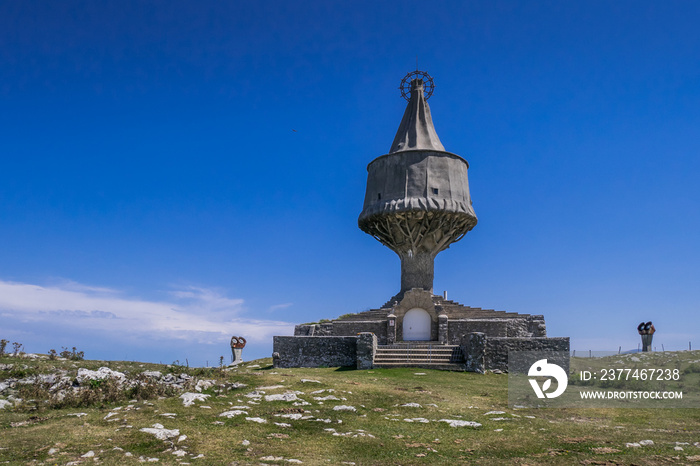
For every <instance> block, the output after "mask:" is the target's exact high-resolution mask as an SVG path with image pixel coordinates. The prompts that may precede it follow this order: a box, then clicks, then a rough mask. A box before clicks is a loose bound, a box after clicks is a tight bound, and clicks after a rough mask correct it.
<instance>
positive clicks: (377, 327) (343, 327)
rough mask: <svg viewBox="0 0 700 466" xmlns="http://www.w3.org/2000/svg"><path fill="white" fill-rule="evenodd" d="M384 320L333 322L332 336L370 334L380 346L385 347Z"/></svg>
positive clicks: (385, 324) (385, 325)
mask: <svg viewBox="0 0 700 466" xmlns="http://www.w3.org/2000/svg"><path fill="white" fill-rule="evenodd" d="M386 327H387V323H386V320H384V321H378V320H377V321H352V320H349V321H342V320H336V321H334V322H333V335H338V336H357V335H358V334H360V333H365V332H371V333H374V334H375V335H376V336H377V340H378V342H379V344H380V345H386Z"/></svg>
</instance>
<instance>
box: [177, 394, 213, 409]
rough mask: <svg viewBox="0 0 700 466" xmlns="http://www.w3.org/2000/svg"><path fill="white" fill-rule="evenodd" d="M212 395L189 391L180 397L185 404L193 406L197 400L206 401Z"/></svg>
mask: <svg viewBox="0 0 700 466" xmlns="http://www.w3.org/2000/svg"><path fill="white" fill-rule="evenodd" d="M210 396H211V395H206V394H204V393H192V392H187V393H183V394H182V395H180V398H181V399H182V404H183V405H184V406H192V405H193V404H194V402H195V401H206V400H207V398H209V397H210Z"/></svg>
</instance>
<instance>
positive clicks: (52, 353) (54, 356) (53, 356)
mask: <svg viewBox="0 0 700 466" xmlns="http://www.w3.org/2000/svg"><path fill="white" fill-rule="evenodd" d="M49 359H50V360H51V361H55V360H56V359H58V353H56V350H55V349H50V350H49Z"/></svg>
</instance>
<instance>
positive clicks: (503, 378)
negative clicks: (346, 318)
mask: <svg viewBox="0 0 700 466" xmlns="http://www.w3.org/2000/svg"><path fill="white" fill-rule="evenodd" d="M71 353H72V352H71ZM30 356H31V355H24V356H23V357H22V356H13V355H12V354H9V355H8V354H5V355H4V356H2V357H0V407H1V409H0V464H2V463H5V464H17V465H19V464H52V465H53V464H94V463H95V462H96V461H97V462H99V463H100V464H105V465H117V464H119V465H122V464H141V463H142V462H149V461H151V462H155V461H156V460H158V461H159V462H160V463H161V464H180V463H183V464H185V463H189V464H224V465H227V464H260V463H266V464H280V465H281V464H299V463H303V464H333V465H336V464H357V465H373V464H377V465H379V464H382V465H384V464H401V465H410V464H431V465H432V464H450V465H454V464H484V465H486V464H488V465H491V464H639V465H644V464H678V463H693V462H699V464H700V409H668V410H661V409H514V408H510V407H509V406H508V396H507V389H508V383H507V375H505V374H491V373H489V374H485V375H480V374H475V373H457V372H439V371H431V370H425V369H413V368H399V369H374V370H367V371H357V370H349V369H342V368H341V369H338V368H323V369H274V368H272V367H271V360H270V359H262V360H257V361H251V362H248V363H244V364H242V365H239V366H237V367H235V368H228V367H226V366H223V364H220V365H219V367H216V368H188V367H185V366H183V365H173V364H171V365H159V364H146V363H138V362H123V361H90V360H75V359H73V358H61V357H57V356H55V357H53V358H51V357H50V356H46V357H41V358H30ZM683 357H684V358H686V359H685V361H686V363H684V365H683V367H681V370H683V371H686V372H685V373H686V374H690V375H693V376H696V375H697V371H698V369H697V368H698V365H697V361H698V360H700V351H694V352H684V353H683ZM692 361H695V362H692ZM101 368H102V369H101ZM648 441H651V442H648ZM627 444H638V445H639V446H634V445H632V446H627Z"/></svg>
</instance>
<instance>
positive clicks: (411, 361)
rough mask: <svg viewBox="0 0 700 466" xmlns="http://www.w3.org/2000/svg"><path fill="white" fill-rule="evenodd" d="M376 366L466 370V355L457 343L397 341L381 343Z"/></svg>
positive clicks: (376, 357) (375, 360)
mask: <svg viewBox="0 0 700 466" xmlns="http://www.w3.org/2000/svg"><path fill="white" fill-rule="evenodd" d="M374 367H385V368H389V367H422V368H426V369H442V370H454V371H463V370H464V355H463V354H462V349H461V348H460V347H459V346H457V345H441V344H440V343H439V342H430V341H425V342H412V343H396V344H393V345H379V346H377V351H376V353H375V354H374Z"/></svg>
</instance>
